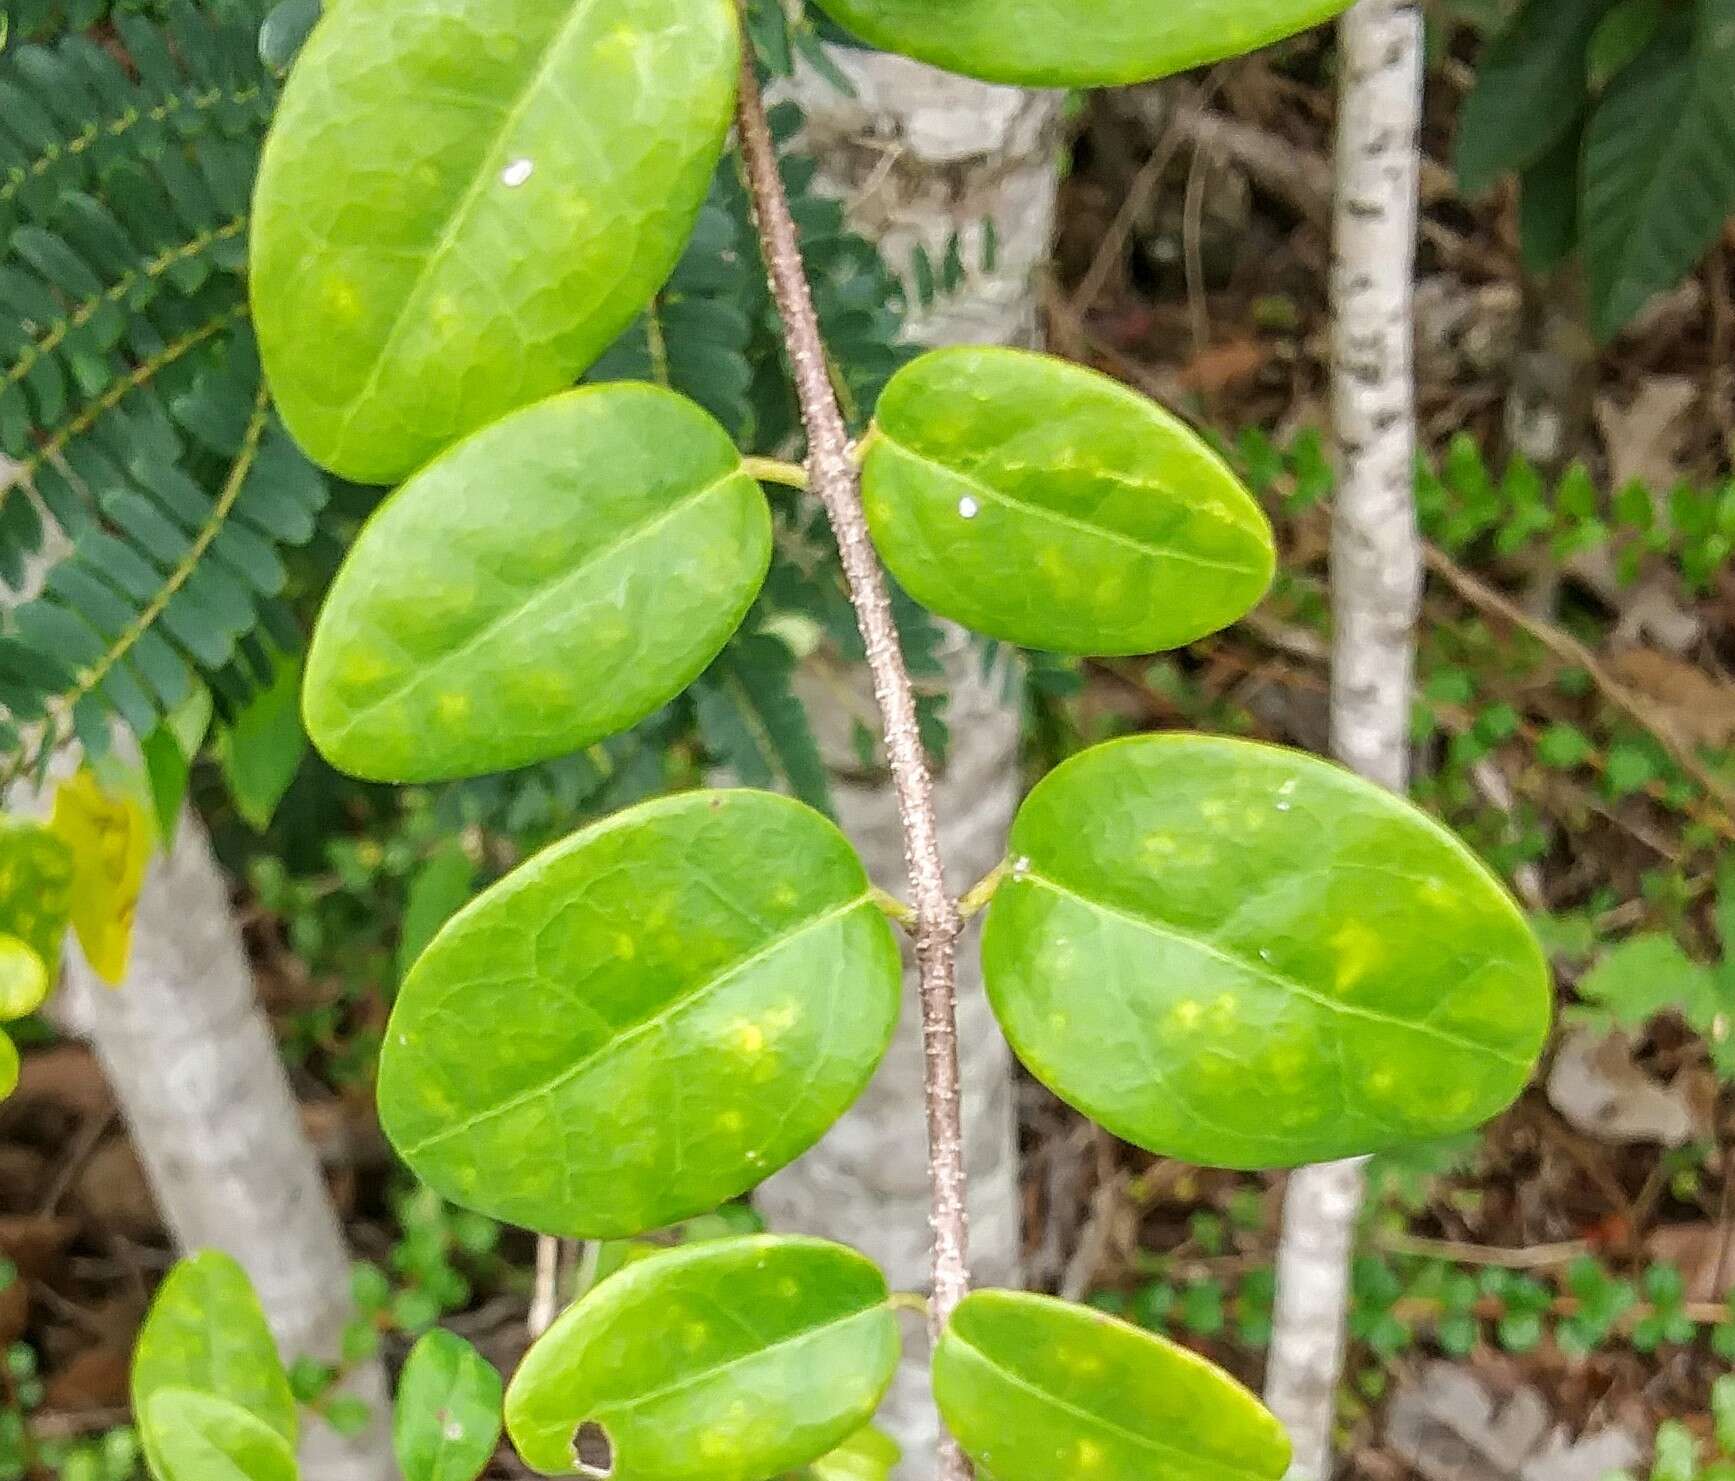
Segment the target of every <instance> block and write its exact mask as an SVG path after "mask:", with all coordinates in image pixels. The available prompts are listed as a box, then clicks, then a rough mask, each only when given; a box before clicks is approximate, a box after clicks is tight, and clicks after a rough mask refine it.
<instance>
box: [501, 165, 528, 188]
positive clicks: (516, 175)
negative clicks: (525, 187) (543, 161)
mask: <svg viewBox="0 0 1735 1481" xmlns="http://www.w3.org/2000/svg"><path fill="white" fill-rule="evenodd" d="M535 170H536V162H535V161H534V160H528V159H515V160H513V161H512V163H511V164H509V165H507V166H506V168H505V169H503V170H502V171H501V172H500V183H501V184H502V185H504V186H505V187H506V188H507V189H508V190H516V189H517V188H518V187H519V186H520V185H522V184H523V183H524V182H525V181H526V180H528V179H529V178H530V177H531V175H532V174H533V173H534V172H535Z"/></svg>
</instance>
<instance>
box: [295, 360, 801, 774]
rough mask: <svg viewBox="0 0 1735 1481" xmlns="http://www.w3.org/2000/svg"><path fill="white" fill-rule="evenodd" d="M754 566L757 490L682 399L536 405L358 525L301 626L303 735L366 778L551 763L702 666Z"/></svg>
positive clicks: (739, 608) (763, 549)
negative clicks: (322, 596)
mask: <svg viewBox="0 0 1735 1481" xmlns="http://www.w3.org/2000/svg"><path fill="white" fill-rule="evenodd" d="M770 560H771V516H770V511H769V510H768V509H767V507H766V504H765V496H764V495H763V494H762V493H761V492H760V490H759V486H758V485H757V484H756V483H754V481H753V480H752V479H751V478H749V477H748V476H747V474H746V473H745V472H744V471H743V469H742V464H741V455H740V454H739V453H738V452H737V451H736V449H735V446H734V444H733V443H731V442H730V441H729V438H728V436H727V435H726V434H725V433H724V431H723V429H722V428H721V427H719V426H718V425H717V424H716V423H715V422H714V421H712V420H711V418H710V417H709V416H707V415H706V414H705V413H704V412H702V411H700V410H699V408H698V407H697V406H695V405H694V404H693V403H692V402H690V401H687V400H685V399H684V398H682V397H680V396H677V395H675V394H674V393H672V392H669V391H663V390H659V389H657V388H656V387H654V386H642V385H632V384H624V383H623V384H616V385H608V386H596V387H591V388H587V389H585V390H581V391H573V392H570V393H568V394H565V395H561V396H556V397H552V398H550V399H549V400H547V401H543V402H540V403H538V404H537V405H535V406H532V407H527V408H526V409H525V410H523V411H520V412H517V413H515V414H514V415H512V416H509V417H506V418H503V419H502V420H501V421H498V422H496V423H495V424H494V425H493V426H491V427H489V428H487V429H486V430H484V431H482V432H478V433H477V434H476V435H475V436H473V437H471V438H469V439H468V440H467V441H465V442H463V443H461V444H460V445H459V446H457V447H455V448H453V449H452V450H451V451H450V452H449V453H447V454H446V455H445V456H444V457H442V458H440V459H438V460H437V461H436V462H434V463H432V464H430V465H429V466H428V467H427V468H425V469H423V470H422V472H421V473H419V474H418V475H417V476H416V477H415V478H413V479H412V480H411V481H410V482H409V483H407V484H406V485H405V486H404V487H403V488H402V489H400V490H399V491H398V492H397V493H396V494H395V495H393V496H392V498H390V499H389V500H387V501H386V503H385V504H384V505H382V506H381V507H380V509H379V510H378V511H377V512H376V513H375V514H374V516H373V517H372V518H371V519H370V520H369V521H368V523H367V525H366V526H365V527H364V528H363V530H362V532H361V534H360V536H359V537H358V538H357V540H356V542H355V545H354V547H353V548H352V549H351V551H350V553H349V558H348V559H347V560H346V561H345V562H344V565H343V569H342V570H341V571H339V573H338V576H337V580H336V582H335V583H334V584H333V586H332V588H331V593H330V595H329V596H328V597H327V598H326V603H325V608H324V610H323V611H322V612H321V613H320V616H319V622H318V625H317V627H316V628H315V630H314V634H313V645H312V648H311V649H310V651H309V653H308V658H307V683H306V687H305V690H304V693H303V700H302V707H303V712H304V714H305V716H306V719H307V730H308V733H309V734H310V735H311V736H312V737H313V742H314V744H315V745H316V746H318V747H319V749H320V750H321V751H322V752H323V753H324V754H325V756H326V757H327V759H328V760H330V761H331V763H332V764H333V765H334V766H337V767H340V768H341V769H343V770H344V771H348V772H352V773H354V774H355V775H357V776H363V777H368V778H371V779H374V780H378V781H398V782H412V781H431V780H436V779H440V778H445V777H454V776H470V775H475V774H478V773H482V772H489V771H502V770H505V769H507V768H509V767H514V766H522V765H525V764H527V763H529V762H532V761H540V760H544V759H546V758H549V757H552V756H559V755H564V754H566V753H568V752H570V751H573V750H576V749H578V748H579V747H581V746H584V745H588V744H589V743H590V742H592V741H594V740H597V739H600V738H601V737H603V736H606V735H609V734H611V733H613V732H614V731H617V730H624V729H626V728H627V727H628V726H630V725H633V724H635V723H636V722H638V721H639V720H642V719H643V718H644V717H645V716H646V715H648V714H650V713H651V711H653V710H655V709H656V708H657V707H658V706H660V705H662V704H665V703H667V702H668V701H669V700H670V699H672V698H674V696H675V695H676V694H678V693H680V691H681V690H682V689H683V688H685V687H686V686H687V685H688V684H689V683H691V682H692V681H693V680H694V679H695V678H697V677H698V675H699V673H700V672H701V671H702V670H703V669H704V668H705V666H706V665H707V664H708V663H709V662H710V661H711V660H712V659H713V658H714V657H715V656H716V655H717V652H718V650H719V649H721V648H722V646H723V644H724V643H725V642H726V641H727V640H728V637H729V635H730V633H732V632H733V631H734V630H735V628H736V627H737V626H738V625H739V624H740V622H741V619H742V617H743V616H745V615H746V612H747V609H748V607H749V606H751V605H752V602H753V598H754V596H755V595H756V594H757V592H758V590H759V587H760V584H761V583H762V582H763V581H764V579H765V572H766V570H767V568H768V567H769V565H770Z"/></svg>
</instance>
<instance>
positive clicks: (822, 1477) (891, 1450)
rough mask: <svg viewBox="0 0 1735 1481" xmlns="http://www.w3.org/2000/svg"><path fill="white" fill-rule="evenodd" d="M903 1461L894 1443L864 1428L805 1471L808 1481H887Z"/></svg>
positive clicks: (889, 1480) (877, 1431)
mask: <svg viewBox="0 0 1735 1481" xmlns="http://www.w3.org/2000/svg"><path fill="white" fill-rule="evenodd" d="M902 1459H903V1451H902V1450H901V1449H899V1447H898V1442H897V1441H896V1440H894V1439H893V1438H892V1437H891V1436H890V1435H888V1434H887V1433H886V1432H885V1431H884V1430H878V1429H875V1428H874V1427H873V1426H872V1425H868V1426H867V1427H866V1428H864V1429H859V1430H857V1431H856V1432H855V1433H854V1434H853V1435H851V1436H850V1437H849V1438H848V1439H847V1440H845V1441H844V1442H843V1444H841V1445H839V1446H838V1447H837V1449H835V1450H830V1451H827V1452H826V1453H825V1454H824V1455H822V1456H820V1458H819V1459H818V1460H816V1461H815V1462H814V1463H813V1464H812V1465H811V1466H809V1467H808V1468H807V1476H808V1478H809V1481H891V1475H892V1472H893V1471H895V1470H896V1469H897V1468H898V1462H899V1461H900V1460H902Z"/></svg>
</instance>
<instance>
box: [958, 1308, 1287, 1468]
mask: <svg viewBox="0 0 1735 1481" xmlns="http://www.w3.org/2000/svg"><path fill="white" fill-rule="evenodd" d="M934 1398H935V1401H936V1402H937V1403H938V1404H939V1406H940V1413H941V1414H942V1415H943V1416H944V1418H945V1420H946V1425H947V1427H948V1428H949V1429H950V1430H951V1431H952V1433H953V1434H954V1435H956V1436H957V1437H958V1443H959V1444H961V1445H962V1446H963V1447H964V1449H965V1450H966V1451H968V1452H969V1454H970V1456H971V1458H972V1459H974V1460H975V1461H976V1462H977V1463H978V1464H979V1465H980V1466H981V1467H982V1469H983V1470H984V1471H988V1472H991V1473H992V1474H993V1476H994V1478H995V1481H1052V1478H1054V1477H1057V1476H1066V1477H1073V1478H1084V1477H1087V1476H1088V1477H1091V1478H1093V1481H1146V1478H1147V1477H1155V1476H1161V1477H1162V1478H1163V1481H1277V1478H1278V1477H1280V1476H1282V1475H1283V1473H1284V1471H1285V1470H1286V1469H1287V1468H1288V1465H1289V1440H1288V1438H1287V1437H1286V1436H1285V1435H1284V1433H1283V1428H1282V1426H1281V1425H1279V1424H1278V1422H1277V1421H1276V1419H1274V1418H1273V1417H1272V1416H1271V1414H1270V1413H1269V1412H1268V1411H1267V1410H1266V1409H1265V1407H1264V1406H1263V1405H1262V1404H1260V1402H1259V1401H1258V1400H1257V1399H1255V1398H1254V1397H1253V1395H1252V1394H1250V1393H1248V1392H1247V1390H1246V1389H1244V1388H1242V1387H1241V1385H1240V1384H1238V1383H1237V1382H1235V1380H1234V1379H1233V1378H1231V1377H1229V1375H1228V1374H1226V1373H1224V1372H1223V1371H1222V1370H1221V1369H1219V1368H1217V1367H1215V1366H1213V1365H1212V1364H1210V1363H1208V1362H1206V1361H1205V1359H1203V1358H1201V1357H1199V1356H1198V1355H1196V1354H1195V1353H1191V1352H1188V1351H1187V1350H1186V1349H1185V1348H1183V1347H1178V1346H1176V1345H1175V1344H1174V1343H1172V1342H1167V1341H1165V1340H1164V1339H1163V1338H1161V1337H1157V1336H1155V1335H1153V1334H1152V1333H1149V1332H1145V1331H1142V1330H1140V1329H1139V1328H1138V1327H1134V1326H1130V1325H1129V1324H1128V1323H1126V1322H1122V1321H1117V1320H1116V1319H1115V1318H1113V1317H1111V1316H1107V1315H1105V1314H1104V1313H1102V1312H1100V1311H1092V1310H1089V1309H1087V1308H1085V1307H1081V1306H1074V1305H1072V1304H1071V1303H1069V1302H1066V1301H1058V1300H1056V1299H1055V1298H1054V1297H1052V1296H1033V1295H1027V1294H1025V1293H1022V1292H1014V1291H975V1292H972V1293H971V1294H970V1295H969V1296H966V1297H965V1298H964V1301H963V1303H962V1304H961V1305H960V1306H959V1307H958V1309H957V1311H956V1312H955V1313H953V1316H952V1320H951V1322H950V1323H948V1325H947V1327H946V1330H945V1332H944V1334H943V1335H942V1336H941V1338H940V1342H939V1346H938V1347H937V1348H936V1349H935V1352H934Z"/></svg>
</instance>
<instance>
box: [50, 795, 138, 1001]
mask: <svg viewBox="0 0 1735 1481" xmlns="http://www.w3.org/2000/svg"><path fill="white" fill-rule="evenodd" d="M48 826H49V828H50V829H51V830H52V831H53V832H55V833H57V834H59V835H60V837H61V839H62V840H63V841H64V842H65V843H66V845H67V847H68V848H70V849H71V850H72V929H73V930H74V931H76V932H77V933H78V944H79V945H80V946H82V947H83V948H84V955H85V958H86V959H87V960H88V961H89V962H90V965H91V968H92V970H93V971H95V973H96V974H97V976H99V977H100V978H102V980H103V981H104V982H108V983H118V982H119V981H120V980H121V978H122V977H123V976H125V975H126V965H127V948H128V946H129V945H130V943H131V941H132V934H133V911H134V909H135V908H136V907H137V905H138V899H139V890H140V888H141V887H142V886H143V884H144V881H145V866H146V864H148V863H149V861H150V856H151V826H150V821H149V819H148V818H147V817H146V816H145V810H144V809H143V808H142V807H140V806H139V805H138V803H137V802H135V801H133V800H132V799H131V798H128V797H117V796H113V795H111V794H110V793H108V792H105V791H103V789H102V787H101V786H100V785H99V784H98V782H97V780H96V778H95V777H94V776H92V775H91V773H90V772H89V771H88V770H86V771H80V772H79V773H78V774H77V775H76V776H74V777H72V778H71V779H70V780H68V781H65V782H62V783H61V784H60V787H59V790H57V791H56V792H55V794H54V816H53V818H52V819H51V820H50V821H49V825H48Z"/></svg>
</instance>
